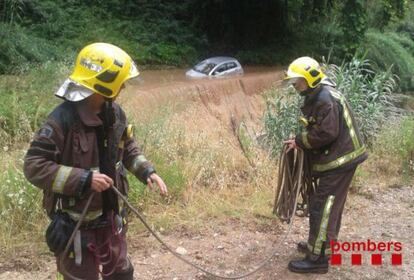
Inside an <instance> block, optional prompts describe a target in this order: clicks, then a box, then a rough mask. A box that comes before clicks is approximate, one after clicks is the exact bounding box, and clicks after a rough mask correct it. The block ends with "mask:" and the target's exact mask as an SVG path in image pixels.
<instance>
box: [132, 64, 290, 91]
mask: <svg viewBox="0 0 414 280" xmlns="http://www.w3.org/2000/svg"><path fill="white" fill-rule="evenodd" d="M187 70H189V68H177V69H167V70H143V71H141V75H140V78H139V79H137V80H135V81H133V82H131V83H130V84H131V85H134V86H139V87H140V88H141V89H154V88H157V87H160V86H166V85H171V86H178V85H186V84H197V83H199V82H203V81H206V80H210V81H212V80H213V81H214V80H226V79H233V78H235V77H237V78H242V77H250V76H255V75H257V74H265V73H274V72H276V73H277V72H280V71H281V70H282V67H264V66H247V67H245V68H244V71H245V74H244V75H240V76H233V77H220V78H212V77H206V78H201V79H191V78H187V77H186V76H185V72H186V71H187Z"/></svg>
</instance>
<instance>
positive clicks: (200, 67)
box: [194, 61, 216, 75]
mask: <svg viewBox="0 0 414 280" xmlns="http://www.w3.org/2000/svg"><path fill="white" fill-rule="evenodd" d="M214 67H216V64H214V63H211V62H205V61H202V62H200V63H199V64H197V65H196V66H194V70H195V71H197V72H200V73H203V74H206V75H208V74H209V73H210V71H211V70H213V68H214Z"/></svg>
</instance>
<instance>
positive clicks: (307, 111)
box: [285, 57, 367, 273]
mask: <svg viewBox="0 0 414 280" xmlns="http://www.w3.org/2000/svg"><path fill="white" fill-rule="evenodd" d="M285 80H286V82H287V83H288V84H290V85H293V87H294V88H295V89H296V91H297V92H299V94H301V95H302V96H304V98H305V99H304V104H303V106H302V107H301V111H302V113H303V117H304V118H305V119H306V121H304V122H303V123H304V124H306V125H305V127H303V131H302V132H301V133H300V134H298V135H296V137H295V138H293V139H289V140H286V141H285V144H287V145H288V146H289V149H295V148H297V147H300V148H301V149H303V150H304V151H305V155H306V156H307V157H308V159H309V162H310V163H311V167H310V168H311V170H312V176H313V177H314V179H315V181H316V182H317V185H316V188H315V191H314V193H313V194H311V196H310V203H309V204H310V205H309V214H310V217H309V236H308V240H307V241H306V242H299V243H298V250H299V251H300V252H302V253H305V254H306V256H305V258H304V259H302V260H294V261H291V262H290V263H289V266H288V268H289V270H291V271H293V272H297V273H326V272H328V267H329V256H330V254H331V246H330V244H331V242H333V241H336V239H337V238H338V233H339V229H340V225H341V216H342V211H343V209H344V204H345V200H346V196H347V192H348V189H349V186H350V184H351V181H352V178H353V176H354V173H355V170H356V168H357V166H358V165H359V164H360V163H362V162H363V161H364V160H366V158H367V154H366V148H365V145H364V143H363V141H362V139H361V137H360V135H359V132H358V126H357V123H356V122H355V120H354V117H353V113H352V110H351V108H350V107H349V105H348V102H347V101H346V99H345V97H344V96H343V95H342V94H341V93H340V92H339V91H338V90H337V89H336V88H335V84H334V83H333V82H332V81H331V80H329V78H328V77H327V76H326V75H325V74H324V73H323V71H322V68H321V66H320V65H319V63H318V62H317V61H316V60H314V59H312V58H310V57H300V58H298V59H296V60H294V61H293V62H292V63H291V64H290V65H289V68H288V71H287V73H286V77H285Z"/></svg>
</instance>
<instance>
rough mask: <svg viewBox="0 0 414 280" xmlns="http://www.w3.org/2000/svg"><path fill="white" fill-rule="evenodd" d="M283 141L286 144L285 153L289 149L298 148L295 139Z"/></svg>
mask: <svg viewBox="0 0 414 280" xmlns="http://www.w3.org/2000/svg"><path fill="white" fill-rule="evenodd" d="M283 143H284V144H285V145H287V146H288V149H287V150H286V153H288V152H290V150H292V149H297V148H298V145H297V144H296V141H295V139H289V140H286V141H283Z"/></svg>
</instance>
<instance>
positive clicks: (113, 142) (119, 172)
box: [24, 101, 155, 221]
mask: <svg viewBox="0 0 414 280" xmlns="http://www.w3.org/2000/svg"><path fill="white" fill-rule="evenodd" d="M113 108H114V115H115V122H114V124H113V126H111V128H110V129H105V130H106V131H104V129H103V121H102V119H101V118H100V117H99V116H98V115H96V114H94V113H92V112H90V111H89V110H87V109H86V108H85V102H78V103H72V102H68V101H65V102H63V103H62V104H61V105H59V106H58V107H57V108H55V110H54V111H53V112H52V113H51V114H50V115H49V117H48V118H47V120H46V122H45V124H44V125H43V126H42V127H41V128H40V130H39V131H38V132H37V134H36V135H35V137H34V139H33V141H32V143H31V145H30V148H29V150H28V151H27V154H26V157H25V160H24V174H25V175H26V177H27V179H28V180H29V181H30V182H31V183H32V184H34V185H35V186H37V187H39V188H41V189H42V190H43V192H44V198H43V206H44V208H45V209H46V211H47V213H48V214H49V215H50V214H51V213H53V211H54V210H55V208H56V205H57V202H59V204H60V205H61V208H63V210H64V212H67V213H68V214H69V215H70V216H71V217H72V218H73V219H75V220H76V219H77V217H79V215H80V213H81V212H82V210H83V207H84V205H85V204H86V200H87V198H88V194H89V193H90V191H91V190H90V184H91V179H92V176H91V175H92V174H91V173H92V172H93V171H99V169H100V167H102V166H109V167H111V166H112V167H113V170H112V171H113V172H112V173H111V172H110V173H111V174H107V175H109V176H110V177H112V179H113V180H114V184H115V186H116V187H117V188H118V189H120V190H121V192H122V193H124V194H127V192H128V182H127V179H126V172H125V167H126V168H127V169H128V170H129V171H130V172H132V173H133V174H134V175H135V176H136V177H137V178H138V179H140V180H141V181H142V182H143V183H146V180H147V178H148V176H149V175H150V174H151V173H153V172H155V170H154V168H153V166H152V165H151V164H150V163H149V162H148V161H147V160H146V159H145V157H144V155H143V154H142V152H141V151H140V149H139V148H138V146H137V144H136V142H135V141H134V139H133V138H132V137H131V135H130V133H127V130H128V129H127V128H128V126H127V121H126V117H125V113H124V111H123V110H122V109H121V108H120V107H119V105H117V104H116V103H113ZM102 138H105V139H102ZM99 143H102V144H99ZM99 145H101V146H99ZM102 146H104V147H105V149H106V150H107V151H108V157H106V158H105V160H104V161H105V162H103V158H102V156H101V161H100V147H102ZM101 154H102V153H101ZM101 171H102V170H101ZM101 173H106V172H101ZM58 198H60V199H58ZM103 201H105V197H104V195H95V196H94V199H93V200H92V203H91V205H90V207H89V210H88V213H87V216H86V217H85V221H90V220H93V219H95V218H97V217H99V216H100V215H101V214H102V209H103V206H104V205H103V204H104V203H103Z"/></svg>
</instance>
